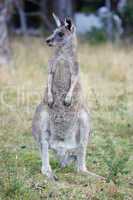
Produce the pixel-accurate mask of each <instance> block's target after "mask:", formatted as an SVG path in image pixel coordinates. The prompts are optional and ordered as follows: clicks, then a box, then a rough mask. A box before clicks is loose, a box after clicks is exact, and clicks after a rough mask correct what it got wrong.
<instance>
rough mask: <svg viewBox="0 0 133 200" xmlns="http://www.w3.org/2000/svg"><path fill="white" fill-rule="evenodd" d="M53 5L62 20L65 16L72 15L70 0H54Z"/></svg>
mask: <svg viewBox="0 0 133 200" xmlns="http://www.w3.org/2000/svg"><path fill="white" fill-rule="evenodd" d="M54 7H55V14H57V15H58V17H59V18H60V19H61V20H64V18H65V17H68V16H69V17H72V16H73V5H72V0H56V2H55V4H54Z"/></svg>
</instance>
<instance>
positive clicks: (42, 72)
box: [0, 38, 133, 200]
mask: <svg viewBox="0 0 133 200" xmlns="http://www.w3.org/2000/svg"><path fill="white" fill-rule="evenodd" d="M12 50H13V58H14V62H13V63H12V66H11V68H10V69H11V70H9V71H7V70H6V69H5V70H4V69H2V68H1V73H0V80H1V81H0V95H1V96H0V97H1V101H0V103H1V105H0V115H1V118H0V147H1V148H0V200H21V199H22V200H39V199H48V200H49V199H51V200H132V199H133V170H132V169H133V89H132V88H133V87H132V83H133V64H132V58H133V48H132V47H130V46H126V47H123V46H122V45H121V47H119V46H116V45H114V46H112V45H111V44H104V45H100V46H90V45H89V44H82V45H81V44H80V45H79V61H80V65H81V72H82V73H81V78H82V83H83V90H84V95H85V100H86V104H87V106H88V107H89V109H90V113H91V121H92V141H91V144H90V145H88V149H87V158H86V160H87V167H88V169H89V170H90V171H92V172H95V173H97V174H99V175H102V176H104V177H106V181H105V182H104V181H100V180H96V179H95V178H93V177H89V176H84V175H82V174H77V173H76V172H75V171H74V167H73V165H72V166H70V167H66V168H65V169H63V170H62V169H60V166H59V163H58V161H57V160H56V158H55V157H54V156H53V154H52V153H51V165H52V168H53V170H54V172H55V173H56V175H57V176H58V178H59V181H58V182H57V183H54V184H53V183H51V182H49V181H48V180H47V179H46V177H44V176H43V175H42V174H41V172H40V168H41V160H40V157H39V151H38V149H37V146H36V144H35V142H34V140H33V137H32V135H31V121H32V117H33V113H34V111H35V108H36V106H37V104H38V103H39V102H40V101H41V99H42V97H43V92H44V88H45V85H46V81H47V62H48V58H49V57H50V54H51V52H50V49H49V48H47V47H46V46H44V44H43V42H42V41H41V40H40V39H34V38H30V39H29V40H26V41H22V39H15V40H13V42H12Z"/></svg>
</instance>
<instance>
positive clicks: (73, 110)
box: [32, 15, 100, 179]
mask: <svg viewBox="0 0 133 200" xmlns="http://www.w3.org/2000/svg"><path fill="white" fill-rule="evenodd" d="M54 18H55V21H56V24H57V28H56V30H55V31H54V32H53V34H52V35H51V36H50V37H48V38H47V40H46V43H47V44H48V45H49V46H51V47H53V48H54V54H53V57H52V58H51V59H50V61H49V65H48V84H47V89H46V92H45V95H44V101H43V102H42V103H41V104H40V105H39V106H38V107H37V109H36V112H35V116H34V119H33V127H32V128H33V136H34V138H35V139H36V141H37V143H38V146H39V149H40V153H41V158H42V169H41V171H42V173H43V174H44V175H46V176H47V177H48V178H50V179H56V176H55V175H54V174H53V172H52V169H51V166H50V162H49V149H52V150H54V151H55V152H56V154H57V157H58V158H59V161H60V164H61V167H65V166H66V165H68V164H70V163H71V162H72V161H75V164H76V170H77V171H78V172H85V173H87V174H89V175H94V176H96V177H100V176H98V175H96V174H94V173H91V172H88V171H87V168H86V163H85V160H86V148H87V144H88V141H89V140H90V122H89V113H88V111H87V109H86V108H85V106H84V102H83V99H82V90H81V84H80V77H79V64H78V61H77V41H76V28H75V25H74V24H73V22H72V20H71V19H70V18H66V19H65V21H64V22H62V23H61V22H60V20H59V19H58V18H57V16H55V15H54Z"/></svg>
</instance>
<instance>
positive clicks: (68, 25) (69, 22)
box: [64, 17, 74, 31]
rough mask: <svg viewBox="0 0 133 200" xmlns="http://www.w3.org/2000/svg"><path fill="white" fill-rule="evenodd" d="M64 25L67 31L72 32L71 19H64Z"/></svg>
mask: <svg viewBox="0 0 133 200" xmlns="http://www.w3.org/2000/svg"><path fill="white" fill-rule="evenodd" d="M64 24H65V27H66V28H67V29H68V30H69V31H72V30H73V28H74V26H73V22H72V19H71V18H69V17H67V18H66V19H65V22H64Z"/></svg>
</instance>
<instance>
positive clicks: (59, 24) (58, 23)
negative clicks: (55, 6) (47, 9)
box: [52, 13, 61, 27]
mask: <svg viewBox="0 0 133 200" xmlns="http://www.w3.org/2000/svg"><path fill="white" fill-rule="evenodd" d="M52 15H53V18H54V20H55V23H56V25H57V27H60V26H61V21H60V20H59V18H58V17H57V16H56V15H55V14H54V13H53V14H52Z"/></svg>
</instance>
